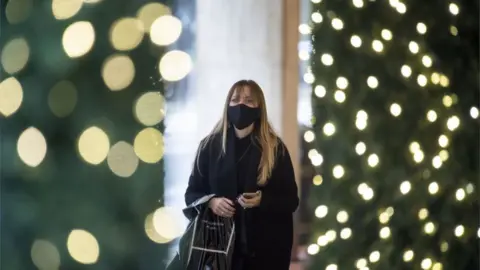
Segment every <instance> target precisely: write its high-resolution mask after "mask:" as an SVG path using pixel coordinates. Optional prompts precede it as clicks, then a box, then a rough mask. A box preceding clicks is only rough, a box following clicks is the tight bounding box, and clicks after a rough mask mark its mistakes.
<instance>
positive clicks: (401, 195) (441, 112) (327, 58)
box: [299, 0, 480, 270]
mask: <svg viewBox="0 0 480 270" xmlns="http://www.w3.org/2000/svg"><path fill="white" fill-rule="evenodd" d="M312 2H314V3H320V2H322V1H320V0H312ZM388 3H389V4H390V6H391V8H393V10H395V11H396V12H397V13H398V14H397V15H398V16H409V12H410V10H409V9H408V7H407V4H406V2H405V1H402V0H389V1H388ZM369 5H370V2H369V1H365V0H351V5H350V8H352V9H355V10H360V9H368V8H369ZM319 7H320V6H319ZM323 7H324V6H321V7H320V9H322V8H323ZM318 10H319V9H316V11H314V12H312V13H311V17H310V18H311V25H313V27H318V29H320V30H323V29H329V30H328V31H330V32H329V33H332V34H333V35H335V36H329V38H340V37H342V38H346V42H347V44H348V47H347V48H346V49H348V50H350V52H352V53H362V54H363V55H365V54H368V56H369V57H372V58H374V59H377V58H378V59H381V57H384V56H385V57H386V56H387V55H390V54H392V53H396V51H395V50H398V48H400V46H403V48H404V51H403V52H400V53H401V54H399V55H402V54H404V55H405V59H400V61H395V65H397V66H396V67H395V66H394V67H393V68H392V66H388V68H389V72H390V71H391V70H393V73H389V74H393V75H394V76H397V78H398V79H400V80H402V81H403V82H404V87H409V88H412V89H415V91H420V92H419V93H420V95H422V96H423V95H431V96H432V99H433V97H438V99H436V101H437V103H433V102H432V103H431V104H428V106H426V107H425V108H424V111H421V112H420V114H421V115H420V117H419V119H420V122H421V123H422V125H425V129H427V128H430V127H433V126H435V127H436V129H438V131H437V133H436V134H434V135H432V136H433V137H429V138H428V139H427V140H428V141H427V140H426V139H425V138H424V137H414V136H419V135H418V134H415V135H413V134H414V133H412V140H411V141H409V142H408V144H407V145H405V147H406V149H405V150H406V151H405V161H406V162H408V163H409V164H411V166H416V168H417V169H418V170H420V173H419V174H418V175H410V176H407V177H408V178H409V179H397V180H395V179H385V181H398V182H397V183H396V185H395V186H396V189H397V190H396V192H397V195H396V196H397V197H396V199H398V200H412V199H413V198H417V197H418V195H417V194H418V192H419V189H421V190H424V189H426V192H427V195H428V196H426V197H429V198H433V197H434V198H436V199H439V198H444V197H445V196H444V195H445V194H444V193H446V192H451V191H450V190H451V189H449V188H447V186H446V185H444V182H443V179H441V178H437V175H438V174H437V173H442V170H444V169H445V168H449V167H450V165H449V164H451V162H452V160H453V154H452V153H454V149H452V147H453V138H454V137H453V136H454V135H453V133H454V132H456V131H457V130H458V129H460V128H461V127H463V126H465V127H467V126H469V125H471V124H475V123H477V121H472V119H478V118H479V117H480V111H479V108H478V107H476V106H472V107H470V108H469V111H468V113H469V115H468V118H469V119H465V118H463V117H460V116H461V115H460V114H459V110H458V108H457V106H458V105H459V104H460V103H459V101H458V97H457V96H456V95H454V94H451V92H450V89H449V87H450V86H451V85H450V80H451V78H450V77H449V75H447V74H446V73H445V72H444V71H442V70H441V67H440V65H439V64H440V60H441V59H437V57H436V55H435V54H433V53H432V51H431V50H429V48H428V47H427V46H425V45H424V44H428V42H426V37H430V36H431V35H432V34H433V33H434V32H432V29H433V28H431V27H432V26H431V25H430V22H431V21H430V20H427V19H426V18H424V19H420V20H418V21H416V22H414V24H413V29H411V30H413V31H410V33H411V35H409V36H403V37H402V36H398V33H396V32H394V30H395V29H394V28H390V29H389V27H388V26H387V25H384V26H383V27H381V28H380V29H379V30H377V29H375V30H372V31H371V32H372V33H373V34H372V35H365V34H363V33H360V32H350V33H349V34H348V36H345V35H346V33H347V32H348V31H341V30H344V29H345V30H352V29H350V25H349V23H350V22H351V21H350V20H346V21H343V20H342V19H340V18H339V17H337V16H341V15H342V13H340V12H338V13H337V12H336V11H334V10H326V12H325V13H323V12H324V11H321V12H322V13H320V11H318ZM446 11H447V12H449V13H450V14H451V15H452V16H457V15H459V14H460V7H459V5H458V4H456V3H454V2H450V3H449V4H448V8H447V10H446ZM411 12H413V9H412V11H411ZM327 18H328V20H329V22H330V26H331V28H330V27H328V28H325V27H324V26H323V28H321V27H322V26H320V25H319V24H320V23H322V22H323V21H324V20H327ZM315 25H318V26H315ZM459 25H460V24H459ZM332 29H333V30H335V31H332ZM325 31H326V30H325ZM445 31H447V34H448V35H449V37H451V38H453V37H455V36H457V35H458V31H459V29H458V28H457V26H456V25H447V28H446V29H445ZM301 32H302V31H301ZM303 32H305V33H306V32H307V28H305V31H303ZM310 32H311V30H310ZM315 38H318V37H315ZM322 38H324V37H323V36H322ZM405 38H408V39H407V40H406V43H405ZM392 40H393V41H392ZM397 40H398V41H399V42H395V41H397ZM400 41H401V42H400ZM315 42H316V41H315V39H314V44H313V45H314V48H313V53H312V55H308V56H307V54H306V52H302V54H301V55H300V53H299V58H300V59H301V60H309V59H311V60H312V61H314V60H315V61H319V62H320V63H321V68H324V69H326V70H328V71H327V72H325V74H324V73H323V72H324V70H322V71H320V69H318V71H314V72H313V75H312V78H313V80H314V81H313V82H312V84H313V85H314V87H313V89H312V91H313V94H314V96H315V97H317V98H320V99H322V104H326V105H324V106H327V109H330V107H328V106H335V108H337V109H339V110H341V111H342V113H344V112H345V113H351V115H350V117H349V118H347V119H349V121H351V122H350V123H345V122H344V123H341V122H337V121H340V119H342V118H340V117H338V118H337V117H336V113H337V112H336V111H335V110H333V109H332V110H329V111H328V116H332V117H331V118H328V117H327V118H326V120H323V122H319V123H318V124H319V127H320V128H319V129H317V130H312V131H307V132H305V133H304V135H303V136H304V139H305V141H307V142H309V143H315V141H316V140H321V142H319V143H318V145H320V146H321V147H322V144H323V145H325V147H330V143H328V141H329V140H332V142H333V141H334V140H335V142H337V143H339V142H340V141H339V140H340V139H345V138H346V137H348V135H349V134H350V132H353V133H352V134H355V137H352V138H355V139H356V140H355V141H353V142H352V141H350V142H349V143H348V145H349V147H351V154H352V156H353V157H354V158H357V159H359V161H361V162H363V165H362V166H364V169H365V170H366V171H372V172H373V171H375V170H382V169H383V168H382V167H388V166H387V165H389V164H388V162H385V163H384V162H383V161H387V160H383V159H385V158H386V157H383V155H392V154H396V153H388V149H387V148H383V150H380V151H378V152H377V151H376V150H377V149H382V148H381V147H384V145H382V144H381V142H379V141H378V140H377V139H376V140H372V138H371V137H369V136H371V133H370V132H371V129H372V128H371V127H370V126H374V127H375V128H377V127H378V122H377V121H379V120H378V117H381V116H379V115H378V112H375V114H373V111H371V112H372V119H370V117H369V114H368V113H367V110H368V111H370V108H369V107H367V106H365V105H363V103H361V102H360V100H359V102H358V103H357V100H355V98H356V97H357V95H356V94H357V93H359V92H360V91H366V90H365V89H369V90H370V91H371V92H370V93H368V94H367V93H366V94H365V95H372V97H373V96H375V95H376V94H378V95H380V94H384V93H386V92H388V91H390V89H389V87H391V85H392V84H391V83H390V79H388V78H384V77H383V75H382V73H381V71H379V70H367V71H366V72H372V73H371V74H369V75H366V76H365V75H363V76H365V77H363V79H361V80H363V82H362V81H360V83H359V82H358V79H359V78H361V77H360V76H362V75H361V74H365V73H364V72H359V73H358V76H356V75H355V74H354V73H351V72H350V70H349V69H348V68H349V67H348V65H346V66H339V65H338V64H337V62H336V61H335V59H334V56H333V55H337V54H336V53H337V52H336V51H335V50H334V49H331V51H326V50H325V49H323V47H322V46H319V47H318V48H316V47H315V45H316V43H315ZM320 43H321V42H320ZM320 43H319V44H320ZM400 44H401V45H400ZM337 57H341V56H340V55H338V56H337ZM341 60H342V59H341V58H338V62H339V63H340V62H341ZM385 61H388V59H385ZM402 61H403V62H402ZM337 65H338V66H337ZM352 66H353V64H352ZM373 72H375V73H373ZM395 72H396V74H395ZM327 73H328V76H327V75H326V74H327ZM342 73H343V74H342ZM367 74H368V73H367ZM315 75H316V76H319V78H318V82H321V83H322V84H323V85H321V84H318V82H315V81H316V80H317V78H314V77H315ZM342 75H343V76H342ZM347 77H348V79H347ZM332 78H333V81H332ZM384 80H385V81H384ZM380 81H381V84H380ZM327 88H328V91H327ZM440 88H443V89H440ZM436 89H439V90H438V91H437V90H436ZM434 91H437V92H436V93H441V94H433V93H435V92H434ZM440 91H441V92H440ZM392 93H394V92H392ZM362 94H363V93H361V94H360V96H362ZM354 97H355V98H354ZM391 97H392V99H390V100H389V101H388V103H387V104H378V107H383V108H384V109H385V110H386V111H387V113H388V116H390V119H391V120H390V121H392V122H397V121H398V123H399V125H400V123H401V122H402V121H406V120H407V119H406V117H407V116H408V117H412V116H411V113H412V112H411V111H410V106H411V105H410V104H409V102H410V101H409V100H407V99H404V98H401V97H398V96H395V94H392V96H391ZM352 104H356V106H358V107H356V108H355V110H356V111H354V112H349V111H348V110H349V109H350V110H351V107H350V106H352ZM322 106H323V105H322ZM361 106H364V107H361ZM462 116H463V115H462ZM403 118H405V119H403ZM319 119H320V117H319V118H315V121H319ZM322 119H323V117H322ZM334 121H335V123H334ZM342 121H344V120H342ZM462 121H470V122H464V123H462ZM352 122H353V123H352ZM392 125H393V124H392ZM337 128H338V129H339V130H337ZM386 128H388V127H386ZM412 131H413V132H415V130H412ZM310 132H311V133H310ZM315 135H316V136H315ZM357 136H358V137H357ZM399 136H402V135H399ZM348 138H350V137H348ZM432 142H433V145H432V144H431V143H432ZM352 143H353V144H352ZM367 146H368V147H367ZM432 146H433V149H432ZM385 150H386V151H387V152H385ZM375 152H376V153H375ZM325 153H326V152H325ZM338 153H342V151H339V152H338ZM399 154H400V155H402V153H399ZM318 156H321V155H320V154H319V153H318V152H314V153H313V154H312V157H311V158H310V159H311V160H312V164H314V165H315V166H319V163H320V164H323V156H321V161H322V162H318V160H319V158H318ZM339 157H341V156H340V155H339ZM330 158H331V157H330V156H327V155H326V156H325V159H326V160H328V159H330ZM333 159H335V160H337V159H336V157H335V158H332V160H330V161H329V162H326V163H325V164H324V165H323V166H324V168H323V173H322V175H316V176H315V177H314V178H313V183H314V185H315V186H317V185H323V183H324V181H330V182H332V183H337V184H340V183H342V184H343V183H351V181H352V179H361V182H360V184H356V185H357V186H356V187H357V188H356V196H357V198H356V199H357V200H359V201H360V202H361V203H365V204H371V205H372V207H375V206H374V203H376V201H377V199H380V198H381V197H382V196H380V195H379V196H378V198H376V195H377V194H376V193H375V192H377V188H376V185H377V184H376V182H374V181H376V179H371V178H369V177H371V176H366V179H362V177H365V175H362V174H360V175H356V174H355V173H358V171H357V170H355V171H354V170H353V168H354V167H352V165H351V164H353V163H350V162H345V163H340V162H341V161H343V160H340V159H339V160H338V163H331V162H332V161H333ZM339 163H340V164H339ZM327 164H328V165H327ZM384 164H386V165H385V166H384ZM327 166H328V167H327ZM323 177H325V179H324V178H323ZM425 180H426V181H425ZM461 181H463V180H461ZM461 181H460V182H461ZM378 185H380V183H379V184H378ZM322 187H324V188H325V187H327V186H325V185H324V186H322ZM378 190H379V191H380V190H381V189H380V188H379V189H378ZM474 192H476V191H475V186H474V184H473V183H463V184H459V185H458V186H457V187H456V188H455V189H454V190H453V192H451V193H450V194H446V195H448V198H450V199H449V200H450V201H451V202H452V203H455V204H462V203H466V201H468V200H469V199H470V198H473V197H472V195H471V194H473V193H474ZM374 198H375V199H374ZM382 200H384V199H382ZM325 202H326V201H324V203H325ZM383 202H385V201H383ZM417 207H418V208H417V209H416V210H413V211H412V213H411V214H410V215H412V216H413V218H414V219H415V220H417V222H421V227H420V230H421V232H422V233H423V234H424V235H425V237H432V236H433V235H436V234H437V233H439V232H437V231H439V230H444V229H443V228H444V227H443V226H444V224H441V223H440V221H439V220H438V219H437V217H435V216H434V215H431V214H430V212H429V209H428V205H426V204H423V205H417ZM329 208H330V210H332V211H335V213H336V214H333V215H334V217H333V220H335V221H336V222H337V223H336V224H335V225H333V224H330V223H329V222H330V221H328V220H330V219H331V218H330V217H329V218H326V217H327V215H330V214H329V213H328V210H329ZM334 209H335V210H334ZM377 211H378V213H377V219H376V221H377V222H378V224H379V225H380V226H379V227H378V231H377V233H378V237H379V238H380V240H381V241H388V239H389V238H390V237H392V235H393V234H394V231H395V229H396V228H395V223H394V222H395V219H394V218H392V216H393V214H394V210H393V207H388V208H379V209H377ZM315 216H316V217H317V218H322V219H325V220H324V222H326V223H325V224H329V225H325V226H326V227H325V228H324V231H323V232H322V234H321V235H319V237H318V239H317V242H316V243H313V244H311V245H310V246H309V247H308V253H309V254H319V256H322V255H320V254H322V252H323V247H324V246H327V245H329V244H330V243H332V242H334V241H335V242H336V243H337V241H339V240H348V239H349V238H351V237H352V235H353V234H354V233H355V232H354V231H352V229H351V228H349V227H343V228H338V227H335V226H339V225H340V226H346V225H347V224H348V223H349V222H352V221H353V220H351V219H353V214H352V210H351V209H347V207H345V208H344V209H342V205H333V204H332V205H330V204H325V205H321V206H318V207H317V208H316V209H315ZM449 230H450V234H451V235H454V236H455V237H457V238H461V237H465V236H466V235H469V234H471V228H467V227H466V225H465V224H457V225H456V226H455V227H451V226H450V227H449ZM337 233H338V237H339V240H335V239H336V237H337ZM474 234H475V236H476V237H477V234H478V237H479V238H480V228H475V230H474ZM449 241H450V240H449ZM438 245H439V247H441V250H442V252H446V251H447V250H448V248H449V243H448V242H446V241H444V242H441V243H440V242H439V243H438ZM381 255H382V254H381V250H373V251H372V250H369V253H367V254H365V255H363V256H365V258H362V257H359V258H354V260H353V262H354V265H350V266H345V267H346V268H349V267H350V268H352V266H353V267H356V268H357V269H359V270H367V269H371V268H372V267H373V264H375V263H377V262H380V261H382V260H385V259H382V256H381ZM401 256H403V262H404V263H405V264H409V266H405V268H422V269H430V270H441V269H443V267H444V264H443V263H444V262H441V260H440V258H438V257H435V256H432V255H428V254H424V253H421V252H420V250H416V249H413V247H406V249H405V250H403V251H402V254H401ZM337 263H338V265H337ZM340 267H342V269H343V266H342V264H341V263H339V262H335V261H333V260H332V261H329V262H328V263H327V264H326V266H323V269H326V270H336V269H339V268H340Z"/></svg>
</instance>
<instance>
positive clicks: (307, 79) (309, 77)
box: [303, 71, 315, 84]
mask: <svg viewBox="0 0 480 270" xmlns="http://www.w3.org/2000/svg"><path fill="white" fill-rule="evenodd" d="M303 80H304V81H305V82H306V83H308V84H312V83H314V82H315V76H314V75H313V73H312V72H310V71H307V72H306V73H305V74H303Z"/></svg>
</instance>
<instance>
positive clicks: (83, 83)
mask: <svg viewBox="0 0 480 270" xmlns="http://www.w3.org/2000/svg"><path fill="white" fill-rule="evenodd" d="M0 16H1V24H0V27H1V32H0V36H1V52H0V53H1V55H0V63H1V65H0V67H1V73H0V74H1V78H0V184H1V185H0V199H1V201H0V206H1V209H0V224H1V227H0V244H1V245H0V255H1V256H0V269H2V270H3V269H5V270H17V269H19V270H24V269H25V270H27V269H40V270H56V269H67V270H74V269H101V270H104V269H105V270H106V269H115V270H117V269H118V270H122V269H129V270H132V269H164V268H165V265H166V263H167V262H168V261H169V260H170V258H171V257H172V256H173V254H174V252H175V251H176V248H177V246H176V245H177V240H178V238H179V237H180V236H181V235H182V233H183V231H184V229H185V226H186V225H187V221H186V220H185V218H184V217H183V216H182V213H181V209H182V208H183V207H184V206H185V205H184V199H183V194H184V190H185V188H186V185H187V181H188V176H189V174H190V169H191V166H192V162H193V158H194V154H195V151H196V148H197V145H198V142H199V141H200V139H201V138H203V137H204V136H205V135H206V134H207V132H208V131H209V130H210V129H211V128H212V127H213V125H214V123H215V122H216V121H217V120H218V118H219V116H220V113H221V109H222V106H223V103H224V99H225V97H226V93H227V91H228V89H229V87H230V86H231V85H232V84H233V83H234V82H235V81H237V80H239V79H253V80H256V81H257V82H258V83H259V84H260V85H261V86H262V88H263V90H264V92H265V96H266V99H267V105H268V112H269V118H270V120H271V123H272V124H273V126H274V127H275V129H276V130H277V131H278V132H279V134H281V136H282V138H283V139H284V141H285V143H286V144H287V146H288V148H289V150H290V152H291V156H292V159H293V163H294V167H295V170H296V176H297V183H298V186H299V191H300V194H299V195H300V197H301V203H300V207H299V209H298V210H297V212H296V213H295V243H294V248H293V253H292V265H291V269H325V270H343V269H348V270H349V269H360V270H367V269H380V270H390V269H399V270H400V269H401V270H404V269H425V270H427V269H432V270H442V269H444V270H467V269H468V270H470V269H478V268H479V267H480V265H479V260H480V256H479V254H480V248H479V238H480V217H479V215H480V212H479V210H480V209H479V194H478V180H479V170H478V169H479V162H480V160H479V147H480V145H479V138H480V137H479V135H480V134H479V19H478V18H479V4H478V1H467V0H451V1H447V0H436V1H433V0H424V1H413V0H403V1H401V0H388V1H387V0H384V1H379V0H376V1H375V0H348V1H347V0H345V1H327V0H242V1H239V0H238V1H227V0H202V1H192V0H165V1H147V0H115V1H113V0H45V1H34V0H4V1H1V14H0ZM279 237H282V236H279Z"/></svg>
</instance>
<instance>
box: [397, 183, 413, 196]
mask: <svg viewBox="0 0 480 270" xmlns="http://www.w3.org/2000/svg"><path fill="white" fill-rule="evenodd" d="M411 189H412V184H410V182H409V181H403V182H402V183H401V184H400V192H401V193H402V194H407V193H408V192H410V190H411Z"/></svg>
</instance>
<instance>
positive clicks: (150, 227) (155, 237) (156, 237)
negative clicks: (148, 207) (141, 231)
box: [145, 212, 172, 244]
mask: <svg viewBox="0 0 480 270" xmlns="http://www.w3.org/2000/svg"><path fill="white" fill-rule="evenodd" d="M154 213H155V212H154ZM154 213H151V214H149V215H148V216H147V217H146V218H145V233H146V234H147V236H148V238H149V239H150V240H152V241H153V242H155V243H157V244H166V243H168V242H170V241H171V240H172V239H167V238H165V237H163V236H161V235H160V234H159V233H158V232H157V230H156V229H155V226H154V223H153V214H154Z"/></svg>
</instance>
